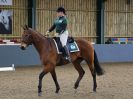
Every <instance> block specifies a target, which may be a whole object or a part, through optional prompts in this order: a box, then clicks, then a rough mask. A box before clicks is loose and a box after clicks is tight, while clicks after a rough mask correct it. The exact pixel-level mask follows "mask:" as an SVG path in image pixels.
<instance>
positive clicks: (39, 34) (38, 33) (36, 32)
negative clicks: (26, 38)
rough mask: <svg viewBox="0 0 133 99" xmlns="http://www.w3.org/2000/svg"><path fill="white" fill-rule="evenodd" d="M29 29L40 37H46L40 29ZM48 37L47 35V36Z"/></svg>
mask: <svg viewBox="0 0 133 99" xmlns="http://www.w3.org/2000/svg"><path fill="white" fill-rule="evenodd" d="M29 30H30V31H31V32H33V33H35V34H37V35H38V36H40V37H43V38H44V37H45V36H43V35H42V34H41V33H40V32H38V31H36V30H34V29H32V28H29ZM45 38H46V37H45Z"/></svg>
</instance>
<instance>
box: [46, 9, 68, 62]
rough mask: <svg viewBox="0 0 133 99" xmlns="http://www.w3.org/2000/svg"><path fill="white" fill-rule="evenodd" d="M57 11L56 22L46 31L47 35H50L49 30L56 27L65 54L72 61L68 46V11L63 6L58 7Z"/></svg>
mask: <svg viewBox="0 0 133 99" xmlns="http://www.w3.org/2000/svg"><path fill="white" fill-rule="evenodd" d="M56 12H57V19H56V20H55V21H54V24H53V25H52V26H51V28H50V29H49V30H48V31H47V32H46V35H49V32H51V31H53V30H54V29H56V34H55V35H56V36H57V35H58V37H59V38H60V41H61V44H62V47H63V54H65V58H66V59H67V60H69V61H70V53H69V50H68V48H67V46H66V43H67V39H68V30H67V18H66V11H65V9H64V8H63V7H58V9H57V10H56Z"/></svg>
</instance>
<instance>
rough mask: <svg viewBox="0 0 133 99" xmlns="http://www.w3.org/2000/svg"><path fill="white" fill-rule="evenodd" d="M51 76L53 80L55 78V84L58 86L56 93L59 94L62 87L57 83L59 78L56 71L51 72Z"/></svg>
mask: <svg viewBox="0 0 133 99" xmlns="http://www.w3.org/2000/svg"><path fill="white" fill-rule="evenodd" d="M51 75H52V78H53V80H54V82H55V85H56V91H55V92H56V93H58V92H59V90H60V86H59V83H58V81H57V76H56V72H55V69H54V70H53V71H51Z"/></svg>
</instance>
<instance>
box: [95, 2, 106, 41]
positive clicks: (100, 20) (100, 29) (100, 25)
mask: <svg viewBox="0 0 133 99" xmlns="http://www.w3.org/2000/svg"><path fill="white" fill-rule="evenodd" d="M96 28H97V30H96V32H97V36H98V38H97V43H98V44H104V0H97V23H96Z"/></svg>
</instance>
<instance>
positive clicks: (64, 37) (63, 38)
mask: <svg viewBox="0 0 133 99" xmlns="http://www.w3.org/2000/svg"><path fill="white" fill-rule="evenodd" d="M59 37H60V41H61V44H62V46H63V48H64V52H65V54H66V58H67V59H70V53H69V50H68V48H67V46H66V43H67V39H68V31H65V32H64V33H62V34H60V36H59Z"/></svg>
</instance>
